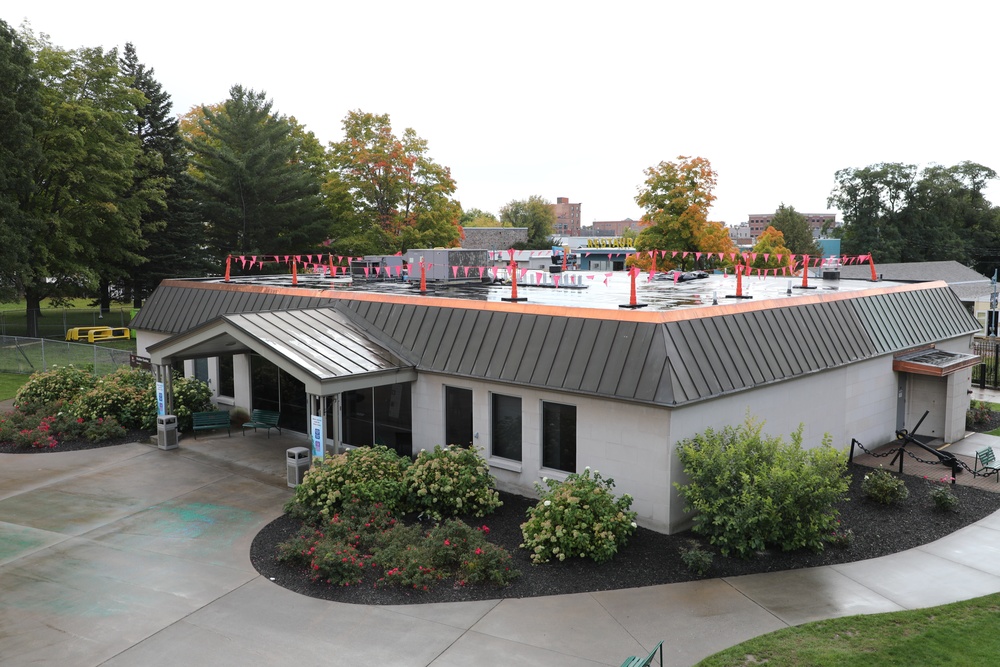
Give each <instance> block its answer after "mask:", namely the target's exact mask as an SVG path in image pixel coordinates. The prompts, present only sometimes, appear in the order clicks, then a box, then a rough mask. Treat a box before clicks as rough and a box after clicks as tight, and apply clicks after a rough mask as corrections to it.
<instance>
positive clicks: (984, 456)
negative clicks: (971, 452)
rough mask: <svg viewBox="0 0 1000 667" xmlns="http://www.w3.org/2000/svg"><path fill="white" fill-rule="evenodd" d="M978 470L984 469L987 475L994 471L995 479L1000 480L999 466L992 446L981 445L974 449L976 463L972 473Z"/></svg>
mask: <svg viewBox="0 0 1000 667" xmlns="http://www.w3.org/2000/svg"><path fill="white" fill-rule="evenodd" d="M980 470H984V471H986V474H987V475H992V474H993V473H996V476H997V481H998V482H1000V468H998V467H997V456H996V454H994V453H993V448H992V447H983V448H982V449H977V450H976V463H975V466H974V468H973V471H972V472H973V474H975V473H977V472H979V471H980Z"/></svg>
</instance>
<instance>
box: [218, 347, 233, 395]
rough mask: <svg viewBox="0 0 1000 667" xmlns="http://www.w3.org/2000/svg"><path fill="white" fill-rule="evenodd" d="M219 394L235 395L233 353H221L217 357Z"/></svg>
mask: <svg viewBox="0 0 1000 667" xmlns="http://www.w3.org/2000/svg"><path fill="white" fill-rule="evenodd" d="M219 395H220V396H229V397H233V396H235V395H236V381H235V379H234V374H233V355H231V354H223V355H222V356H220V357H219Z"/></svg>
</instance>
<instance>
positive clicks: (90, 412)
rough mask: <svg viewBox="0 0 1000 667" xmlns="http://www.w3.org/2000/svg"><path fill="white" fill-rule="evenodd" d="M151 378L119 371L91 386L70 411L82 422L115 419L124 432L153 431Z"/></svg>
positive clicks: (137, 371) (147, 374)
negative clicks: (134, 430) (128, 429)
mask: <svg viewBox="0 0 1000 667" xmlns="http://www.w3.org/2000/svg"><path fill="white" fill-rule="evenodd" d="M154 385H155V381H154V379H153V374H152V373H150V372H149V371H144V370H140V369H133V368H119V369H118V370H116V371H115V372H113V373H110V374H108V375H104V376H102V377H99V378H97V380H96V381H95V382H94V385H93V386H92V387H91V388H90V389H89V390H87V391H85V392H83V393H82V394H79V395H77V396H76V397H74V398H73V399H71V401H70V403H69V406H68V407H69V409H70V410H71V411H72V412H73V413H74V414H75V415H76V416H77V417H82V418H83V419H85V420H88V421H90V420H95V419H97V418H99V417H101V418H107V417H114V418H115V419H116V420H117V421H118V422H119V423H120V424H121V425H122V426H124V427H125V428H146V429H149V428H152V427H153V426H154V425H155V423H156V391H155V388H154Z"/></svg>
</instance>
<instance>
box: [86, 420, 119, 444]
mask: <svg viewBox="0 0 1000 667" xmlns="http://www.w3.org/2000/svg"><path fill="white" fill-rule="evenodd" d="M83 435H84V437H85V438H87V440H89V441H90V442H106V441H108V440H115V439H117V438H121V437H122V436H124V435H125V428H124V427H123V426H122V425H121V424H119V423H118V420H117V419H115V418H114V417H98V418H97V419H94V420H92V421H89V422H85V423H84V428H83Z"/></svg>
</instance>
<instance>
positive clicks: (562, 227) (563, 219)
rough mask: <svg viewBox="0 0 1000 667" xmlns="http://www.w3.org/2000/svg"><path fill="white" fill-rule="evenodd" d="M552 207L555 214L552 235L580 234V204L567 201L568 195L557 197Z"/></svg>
mask: <svg viewBox="0 0 1000 667" xmlns="http://www.w3.org/2000/svg"><path fill="white" fill-rule="evenodd" d="M552 209H553V211H555V214H556V224H555V226H554V227H553V229H552V233H553V235H555V236H579V235H580V204H571V203H569V197H557V198H556V203H555V204H553V205H552Z"/></svg>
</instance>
